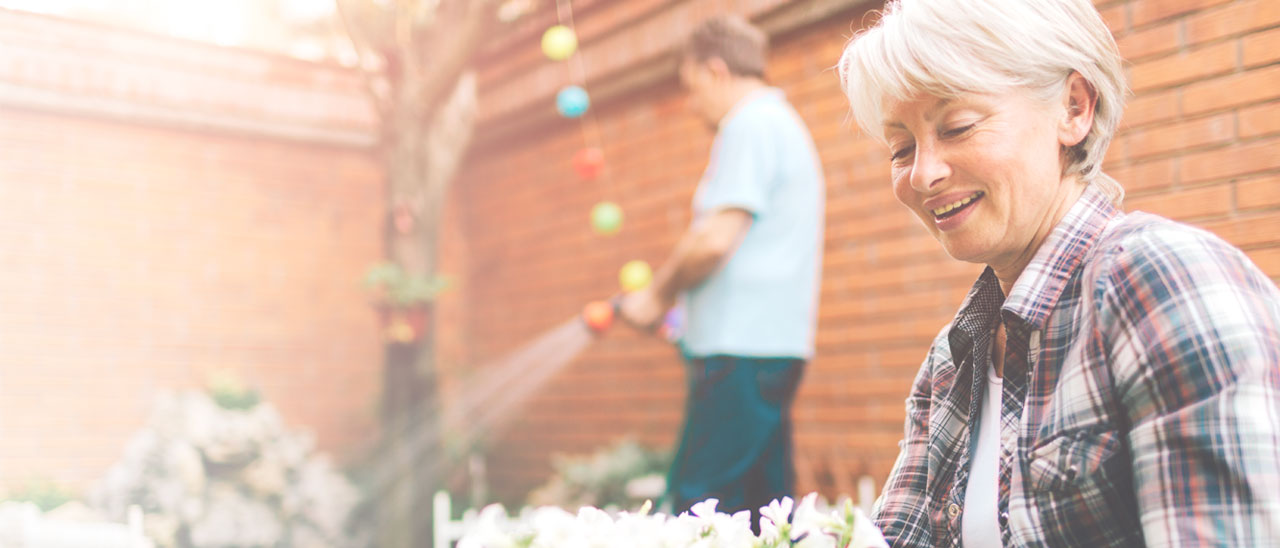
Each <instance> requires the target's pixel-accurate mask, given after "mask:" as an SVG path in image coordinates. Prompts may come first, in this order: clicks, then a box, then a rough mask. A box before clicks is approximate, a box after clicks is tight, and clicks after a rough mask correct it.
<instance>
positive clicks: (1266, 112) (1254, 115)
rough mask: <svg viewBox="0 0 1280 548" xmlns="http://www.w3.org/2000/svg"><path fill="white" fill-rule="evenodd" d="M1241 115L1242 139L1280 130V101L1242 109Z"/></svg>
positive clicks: (1270, 133)
mask: <svg viewBox="0 0 1280 548" xmlns="http://www.w3.org/2000/svg"><path fill="white" fill-rule="evenodd" d="M1239 116H1240V138H1241V139H1251V138H1253V137H1260V136H1263V135H1272V134H1274V133H1277V132H1280V102H1271V103H1266V104H1263V105H1258V106H1256V107H1250V108H1246V109H1241V110H1240V114H1239Z"/></svg>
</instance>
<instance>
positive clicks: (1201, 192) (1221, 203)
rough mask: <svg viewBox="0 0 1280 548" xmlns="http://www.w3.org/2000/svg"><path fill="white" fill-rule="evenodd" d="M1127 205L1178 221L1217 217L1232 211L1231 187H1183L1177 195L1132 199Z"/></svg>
mask: <svg viewBox="0 0 1280 548" xmlns="http://www.w3.org/2000/svg"><path fill="white" fill-rule="evenodd" d="M1125 208H1126V209H1128V210H1130V211H1132V210H1141V211H1146V212H1149V213H1155V214H1157V215H1163V216H1165V217H1168V218H1170V219H1177V220H1187V219H1200V218H1206V217H1215V216H1219V215H1224V214H1226V213H1228V212H1230V211H1231V186H1230V185H1214V186H1210V187H1201V188H1195V189H1189V190H1183V191H1180V192H1178V193H1176V194H1161V195H1154V196H1144V197H1141V198H1133V199H1131V200H1127V201H1126V203H1125Z"/></svg>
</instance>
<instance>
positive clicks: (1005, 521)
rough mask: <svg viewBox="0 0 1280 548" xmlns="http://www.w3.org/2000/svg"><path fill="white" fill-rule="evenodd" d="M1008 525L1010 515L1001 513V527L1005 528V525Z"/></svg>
mask: <svg viewBox="0 0 1280 548" xmlns="http://www.w3.org/2000/svg"><path fill="white" fill-rule="evenodd" d="M1008 524H1009V513H1008V512H1001V513H1000V526H1001V527H1004V526H1005V525H1008Z"/></svg>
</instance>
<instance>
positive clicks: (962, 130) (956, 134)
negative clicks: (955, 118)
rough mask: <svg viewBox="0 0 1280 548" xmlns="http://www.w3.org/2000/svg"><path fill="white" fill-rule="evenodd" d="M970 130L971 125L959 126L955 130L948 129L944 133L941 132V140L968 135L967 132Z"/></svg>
mask: <svg viewBox="0 0 1280 548" xmlns="http://www.w3.org/2000/svg"><path fill="white" fill-rule="evenodd" d="M971 129H973V124H969V125H967V126H961V127H958V128H955V129H948V130H946V131H944V132H942V137H943V138H946V139H950V138H955V137H959V136H961V135H964V134H966V133H968V132H969V130H971Z"/></svg>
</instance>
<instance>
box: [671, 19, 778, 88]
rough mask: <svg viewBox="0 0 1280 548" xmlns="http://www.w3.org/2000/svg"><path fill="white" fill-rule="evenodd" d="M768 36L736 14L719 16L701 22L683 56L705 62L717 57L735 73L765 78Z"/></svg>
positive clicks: (685, 47)
mask: <svg viewBox="0 0 1280 548" xmlns="http://www.w3.org/2000/svg"><path fill="white" fill-rule="evenodd" d="M768 47H769V38H768V36H766V35H765V33H764V31H761V30H760V29H758V28H756V27H754V26H752V25H751V23H748V22H747V20H746V19H743V18H741V17H739V16H737V15H717V16H715V17H712V18H710V19H707V20H706V21H703V22H702V24H700V25H698V27H697V28H695V29H694V30H693V32H692V33H691V34H690V35H689V38H688V40H686V41H685V44H684V52H683V53H684V58H685V59H692V60H694V61H697V62H699V63H705V62H706V61H707V60H708V59H711V58H718V59H720V60H722V61H724V64H725V66H727V67H729V73H730V74H733V75H734V76H747V77H753V78H764V65H765V52H766V50H767V49H768Z"/></svg>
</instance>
